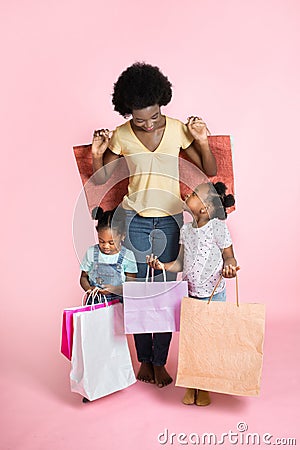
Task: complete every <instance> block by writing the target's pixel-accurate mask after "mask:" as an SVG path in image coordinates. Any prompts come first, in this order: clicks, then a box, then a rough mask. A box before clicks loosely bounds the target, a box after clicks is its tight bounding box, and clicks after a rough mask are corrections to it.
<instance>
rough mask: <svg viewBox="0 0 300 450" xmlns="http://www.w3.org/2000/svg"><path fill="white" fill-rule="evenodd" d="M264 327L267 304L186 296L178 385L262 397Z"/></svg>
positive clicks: (181, 331)
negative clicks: (205, 299) (206, 299)
mask: <svg viewBox="0 0 300 450" xmlns="http://www.w3.org/2000/svg"><path fill="white" fill-rule="evenodd" d="M237 292H238V291H237ZM212 295H213V294H212ZM211 298H212V296H211ZM264 328H265V305H263V304H259V303H241V304H239V302H238V296H237V303H236V304H234V303H229V302H217V301H215V302H211V301H208V302H207V301H203V300H198V299H194V298H187V297H186V298H184V299H183V300H182V303H181V316H180V336H179V360H178V371H177V379H176V386H184V387H190V388H196V389H202V390H206V391H212V392H221V393H224V394H233V395H244V396H257V395H259V392H260V377H261V370H262V361H263V341H264Z"/></svg>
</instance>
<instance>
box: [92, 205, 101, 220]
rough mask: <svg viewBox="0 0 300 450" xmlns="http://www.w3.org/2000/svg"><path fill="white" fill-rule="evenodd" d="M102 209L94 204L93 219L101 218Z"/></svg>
mask: <svg viewBox="0 0 300 450" xmlns="http://www.w3.org/2000/svg"><path fill="white" fill-rule="evenodd" d="M103 213H104V211H103V209H102V208H101V206H96V207H95V208H94V209H93V210H92V219H94V220H101V218H102V216H103Z"/></svg>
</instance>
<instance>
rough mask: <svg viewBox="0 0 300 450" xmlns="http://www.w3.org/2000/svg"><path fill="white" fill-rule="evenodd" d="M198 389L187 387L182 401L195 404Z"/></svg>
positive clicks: (186, 403)
mask: <svg viewBox="0 0 300 450" xmlns="http://www.w3.org/2000/svg"><path fill="white" fill-rule="evenodd" d="M195 395H196V389H192V388H187V390H186V391H185V394H184V397H183V399H182V403H184V404H185V405H193V404H194V403H195Z"/></svg>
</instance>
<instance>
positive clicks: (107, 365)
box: [70, 303, 136, 400]
mask: <svg viewBox="0 0 300 450" xmlns="http://www.w3.org/2000/svg"><path fill="white" fill-rule="evenodd" d="M123 320H124V318H123V306H122V305H121V304H120V303H117V304H115V305H112V306H107V307H105V308H101V309H92V310H91V311H84V312H79V313H75V314H74V315H73V321H74V323H73V325H74V336H73V352H72V369H71V373H70V380H71V391H72V392H77V393H79V394H81V395H82V396H84V397H86V398H87V399H88V400H96V399H97V398H100V397H104V396H105V395H108V394H111V393H113V392H116V391H119V390H121V389H124V388H126V387H128V386H130V385H131V384H133V383H135V381H136V378H135V375H134V372H133V368H132V363H131V358H130V353H129V348H128V344H127V339H126V336H125V334H123V333H122V329H123V330H124V325H123ZM123 332H124V331H123Z"/></svg>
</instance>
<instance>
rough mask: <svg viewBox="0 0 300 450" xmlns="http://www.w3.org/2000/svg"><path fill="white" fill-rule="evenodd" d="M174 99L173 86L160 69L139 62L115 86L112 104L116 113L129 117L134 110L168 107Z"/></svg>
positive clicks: (125, 71)
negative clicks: (157, 106) (154, 106)
mask: <svg viewBox="0 0 300 450" xmlns="http://www.w3.org/2000/svg"><path fill="white" fill-rule="evenodd" d="M171 98H172V84H171V83H170V81H169V80H168V78H167V77H166V76H165V75H163V74H162V73H161V71H160V70H159V68H158V67H155V66H151V65H150V64H146V63H144V62H137V63H135V64H133V65H132V66H130V67H127V69H126V70H124V72H122V73H121V75H120V76H119V78H118V80H117V82H116V83H115V84H114V92H113V94H112V103H113V105H114V109H115V111H117V112H118V113H120V114H121V116H124V117H125V116H127V115H129V114H131V113H132V110H133V109H143V108H147V107H148V106H153V105H159V106H162V105H167V104H168V103H169V102H170V100H171Z"/></svg>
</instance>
